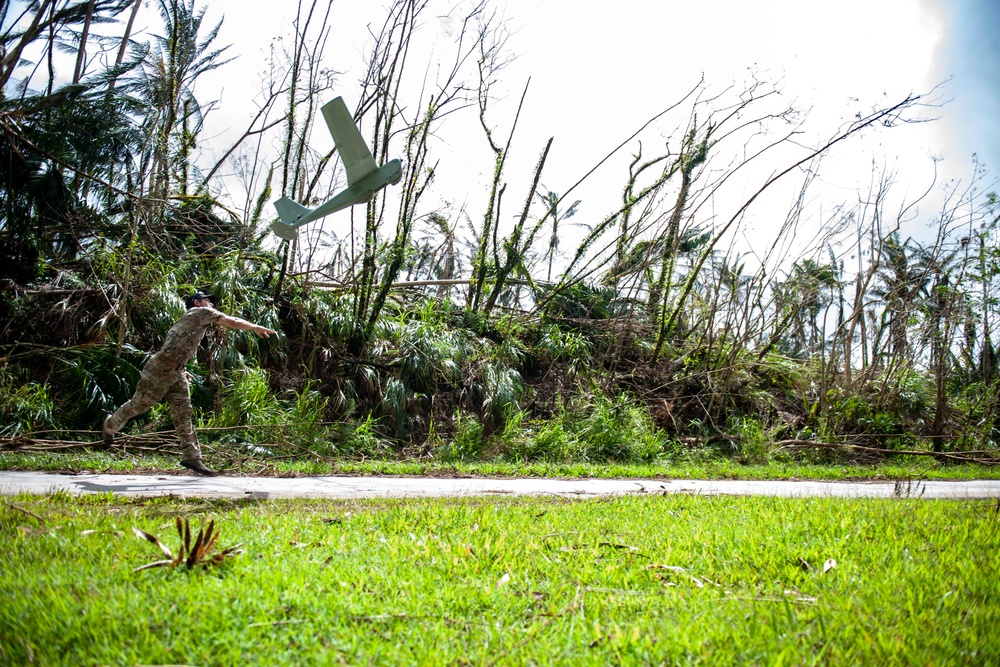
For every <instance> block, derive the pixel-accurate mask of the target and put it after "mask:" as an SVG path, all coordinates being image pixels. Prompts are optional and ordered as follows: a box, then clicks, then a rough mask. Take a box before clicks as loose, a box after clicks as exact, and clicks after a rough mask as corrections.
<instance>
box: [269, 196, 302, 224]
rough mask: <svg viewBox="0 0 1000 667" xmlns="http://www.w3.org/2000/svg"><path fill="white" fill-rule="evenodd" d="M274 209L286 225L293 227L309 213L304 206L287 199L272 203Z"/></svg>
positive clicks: (283, 198)
mask: <svg viewBox="0 0 1000 667" xmlns="http://www.w3.org/2000/svg"><path fill="white" fill-rule="evenodd" d="M274 208H276V209H277V210H278V217H279V218H281V221H282V222H283V223H285V224H286V225H294V224H295V223H296V222H298V221H299V219H300V218H301V217H302V216H304V215H305V214H306V213H308V212H309V209H307V208H306V207H305V206H303V205H302V204H299V203H298V202H296V201H294V200H292V199H289V198H288V197H282V198H281V199H279V200H278V201H276V202H274Z"/></svg>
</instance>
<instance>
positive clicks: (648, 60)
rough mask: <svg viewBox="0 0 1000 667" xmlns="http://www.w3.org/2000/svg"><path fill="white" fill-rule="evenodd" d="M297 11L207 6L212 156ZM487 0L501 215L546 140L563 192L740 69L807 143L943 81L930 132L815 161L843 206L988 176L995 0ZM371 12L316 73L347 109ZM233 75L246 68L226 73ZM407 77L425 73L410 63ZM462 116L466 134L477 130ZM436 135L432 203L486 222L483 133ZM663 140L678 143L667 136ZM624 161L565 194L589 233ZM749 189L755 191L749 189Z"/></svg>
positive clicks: (433, 22)
mask: <svg viewBox="0 0 1000 667" xmlns="http://www.w3.org/2000/svg"><path fill="white" fill-rule="evenodd" d="M450 4H451V3H445V2H437V0H434V1H433V2H432V3H431V8H430V11H428V12H427V14H425V17H426V18H425V24H424V26H423V28H422V31H423V34H424V35H425V37H424V39H425V40H426V42H425V43H431V44H435V43H436V47H435V48H438V49H439V50H440V49H441V48H442V47H441V45H443V44H444V43H445V42H446V39H447V37H448V36H449V35H451V34H453V31H454V30H455V29H456V28H457V26H456V22H455V20H454V18H455V17H456V16H458V15H460V11H458V12H455V11H453V12H451V14H450V16H446V15H445V12H446V8H447V7H448V6H450ZM292 5H293V3H274V2H254V1H252V0H250V1H248V0H213V2H212V3H211V4H210V7H209V12H208V17H209V19H212V18H216V17H219V16H222V15H225V23H224V25H223V30H222V32H221V34H220V38H219V39H220V41H221V42H223V43H229V44H232V45H233V47H232V52H233V53H234V54H238V55H239V61H238V65H237V63H234V64H232V65H228V66H226V68H224V69H223V70H221V71H220V72H219V75H218V76H217V77H215V78H212V79H206V81H205V82H204V85H202V86H201V87H200V88H199V94H200V96H203V97H206V96H211V95H217V96H219V98H220V105H219V112H216V113H215V114H214V116H213V117H212V119H211V123H210V124H209V130H210V134H211V135H214V136H215V139H213V141H212V143H211V144H210V146H218V145H224V144H225V143H226V139H227V135H226V134H225V127H226V126H227V125H229V124H233V125H238V124H242V122H243V121H242V120H240V118H241V114H242V118H246V116H247V115H248V114H249V113H250V112H251V111H252V108H251V107H250V106H249V103H248V100H249V99H250V97H252V95H253V86H254V85H255V78H254V74H253V73H254V72H256V71H259V69H260V67H261V64H262V62H263V58H264V56H265V54H266V49H267V45H268V43H269V41H270V39H271V38H273V37H276V36H278V35H280V34H286V33H287V32H289V30H290V26H291V20H292V15H291V12H293V11H294V7H293V6H292ZM496 6H497V8H498V9H500V10H501V12H502V13H503V15H504V16H505V17H506V19H507V21H508V25H509V27H510V30H511V33H512V34H511V37H510V39H509V41H508V44H507V46H508V50H509V51H510V53H511V54H512V55H514V56H516V60H515V61H514V63H513V64H512V65H511V66H510V67H509V68H508V69H507V70H506V71H505V73H504V76H503V84H504V85H503V89H502V90H501V92H503V91H505V95H504V99H503V100H502V101H500V102H498V103H497V105H496V106H495V107H494V111H493V115H492V116H491V119H492V121H493V123H494V125H495V126H496V128H497V131H498V134H499V135H501V136H504V137H505V136H506V132H507V131H508V129H509V127H510V120H511V118H512V116H513V112H514V109H515V107H516V103H517V101H518V99H519V98H520V94H521V91H522V89H523V88H524V86H525V84H526V82H527V81H528V78H529V77H530V79H531V83H530V88H529V91H528V95H527V98H526V102H525V109H524V112H523V115H522V120H521V124H520V125H519V129H518V134H517V135H516V136H515V142H514V151H513V154H512V156H511V162H510V165H509V166H508V171H507V177H508V178H507V180H508V181H509V182H510V183H511V187H510V190H509V192H510V194H508V198H509V201H510V202H517V203H516V204H513V203H511V204H508V212H513V209H515V208H519V207H520V202H521V201H523V198H524V192H525V191H526V189H527V187H528V186H527V183H528V182H529V179H530V176H531V174H530V172H531V170H532V168H533V166H534V164H535V161H536V160H537V157H538V155H539V153H540V151H541V149H542V147H543V145H544V142H545V140H546V139H547V138H548V137H550V136H554V137H555V141H554V143H553V148H552V153H551V155H550V159H549V163H548V166H547V168H546V171H545V173H544V174H543V178H542V182H543V183H544V185H545V186H546V187H548V188H549V189H552V190H555V191H557V192H562V191H564V190H565V189H566V188H568V187H569V186H570V185H571V184H573V183H575V182H576V181H577V180H578V179H579V178H580V177H581V176H583V174H584V173H586V171H587V170H589V168H590V167H592V166H593V165H595V164H596V163H597V162H598V161H600V160H601V159H602V158H603V157H604V156H605V155H606V154H607V153H608V152H609V151H610V150H611V149H612V148H613V147H614V146H616V145H618V144H619V143H620V142H621V141H623V140H624V139H626V138H627V137H628V136H630V135H631V134H632V133H633V132H634V131H635V130H636V129H638V128H639V127H640V126H641V125H642V124H643V123H644V122H645V121H646V120H648V119H649V118H651V117H652V116H654V115H655V114H656V113H658V112H659V111H661V110H662V109H664V108H665V107H666V106H669V105H670V104H673V103H674V102H676V101H677V100H679V99H680V97H681V96H682V95H683V94H684V93H685V92H687V91H688V90H690V89H691V87H692V86H694V85H695V84H696V83H697V82H698V80H699V79H700V78H701V77H702V75H704V77H705V82H706V84H707V85H708V86H709V89H710V90H711V91H721V90H722V89H724V88H726V87H727V86H731V85H736V86H741V85H743V84H744V83H745V82H746V81H747V77H748V72H749V71H750V70H753V71H754V72H756V76H758V77H763V78H766V79H768V80H770V81H775V82H779V85H780V87H781V89H782V91H783V94H784V98H785V99H786V101H788V102H793V101H794V103H795V104H796V106H798V107H799V108H801V109H804V110H808V112H809V118H808V122H807V127H808V128H810V129H811V130H812V132H814V133H815V134H814V137H813V138H816V139H818V138H819V137H829V136H831V135H832V134H833V133H834V132H835V131H836V130H837V129H838V128H839V127H841V126H842V125H843V123H845V122H847V121H849V120H850V119H851V118H852V117H853V116H854V115H855V114H856V113H859V112H862V113H864V112H866V111H868V110H870V109H871V108H872V107H873V106H875V105H878V104H884V103H887V102H895V101H898V100H899V99H902V98H903V97H905V96H906V95H907V94H909V93H926V92H928V91H931V90H932V89H934V88H935V86H938V85H939V84H942V85H941V87H940V89H939V90H938V91H937V93H936V94H935V95H933V99H934V100H936V101H938V102H941V103H943V106H941V107H940V108H936V109H928V110H925V112H924V114H923V115H924V116H925V117H930V116H939V120H937V121H935V122H933V123H929V124H926V125H919V126H913V127H902V128H895V129H893V130H891V131H888V132H880V133H870V134H868V135H866V136H865V137H864V138H863V140H861V141H857V142H854V143H852V144H849V145H845V146H843V147H841V149H840V152H839V153H837V154H836V155H835V156H833V158H832V159H831V160H829V161H828V162H827V163H826V165H825V167H824V168H826V169H828V170H829V172H828V174H829V176H828V177H827V178H826V181H827V185H828V187H829V189H830V191H829V192H828V193H827V194H826V195H824V197H828V198H829V200H830V202H834V201H835V200H836V199H837V198H838V197H840V198H844V199H850V198H851V193H850V188H851V187H852V186H853V185H854V184H855V183H857V182H863V183H864V182H867V181H868V180H870V173H871V165H872V162H873V161H875V162H876V163H878V164H879V165H884V166H885V167H886V168H888V169H890V170H894V171H897V172H898V174H899V175H898V176H897V180H898V181H899V182H900V185H899V186H898V187H897V190H898V191H899V196H900V197H902V198H906V197H910V196H915V194H916V193H920V192H923V191H924V190H925V189H926V188H927V187H929V186H930V185H931V179H932V177H933V174H934V170H935V165H934V162H933V161H932V157H935V158H941V160H940V161H939V162H938V164H937V172H938V175H939V176H938V177H939V183H944V181H945V180H947V179H948V178H954V179H964V180H967V179H968V178H970V177H971V159H972V154H973V153H974V152H978V154H979V156H980V159H981V161H983V162H985V163H986V166H987V167H988V168H992V171H994V172H996V171H998V170H997V169H996V166H997V165H998V164H1000V143H998V142H1000V120H998V114H997V113H996V110H997V109H1000V99H998V95H1000V92H998V91H1000V75H998V63H1000V55H998V54H1000V45H998V43H997V40H998V37H997V31H996V29H995V28H996V26H1000V1H997V0H837V1H836V2H833V1H830V2H826V1H811V2H802V1H801V0H757V1H755V0H713V1H707V2H689V1H684V2H681V1H677V0H619V1H618V2H615V3H611V4H609V5H604V6H602V7H605V9H603V10H601V11H597V10H595V9H586V10H580V9H579V8H578V7H579V5H576V3H573V4H570V3H565V2H542V1H538V0H498V2H497V3H496ZM380 7H382V5H381V4H376V3H372V4H368V3H353V4H352V3H346V2H343V3H339V4H338V3H335V4H334V20H333V21H332V29H331V38H330V47H329V49H328V58H327V62H326V63H325V64H327V65H328V66H329V67H331V68H332V69H334V70H337V71H339V72H341V75H340V79H339V81H341V82H342V87H341V89H342V91H343V93H342V94H343V95H344V96H345V98H347V102H348V106H349V107H352V106H353V104H354V103H355V102H356V100H353V99H351V98H352V93H354V90H355V82H356V81H357V79H358V78H359V77H360V76H361V73H362V72H361V67H362V54H363V53H364V52H365V47H366V44H367V43H368V41H369V36H368V30H369V24H370V25H371V29H373V30H377V29H378V27H379V26H380V25H381V21H382V20H383V18H384V12H383V11H382V10H381V9H380ZM338 10H339V11H338ZM149 11H150V12H152V9H151V8H150V9H149ZM235 70H238V71H240V72H243V73H245V74H241V75H240V76H236V77H234V76H233V73H234V71H235ZM411 71H412V73H413V74H415V75H417V76H420V75H421V74H422V73H423V72H422V69H418V68H416V67H414V68H413V70H411ZM498 90H499V89H498ZM336 92H337V93H340V92H341V90H337V91H336ZM244 106H245V108H243V107H244ZM472 120H474V117H470V119H469V122H470V123H471V125H470V126H469V129H470V131H472V130H474V129H475V128H474V123H472ZM455 124H456V125H458V124H460V123H459V122H457V121H456V123H455ZM319 130H320V131H321V132H317V136H314V145H315V146H316V148H317V149H319V150H325V149H326V148H327V147H328V146H329V145H331V144H330V140H329V138H328V137H326V136H323V135H325V130H324V128H323V127H322V126H320V127H319ZM670 131H671V127H659V128H655V129H654V130H652V131H651V132H647V133H646V134H644V135H643V137H642V138H643V139H644V150H645V151H646V152H647V154H651V151H652V150H653V149H652V148H650V146H653V145H655V144H656V143H657V142H659V143H660V144H661V145H662V144H663V142H665V141H666V140H667V139H669V138H670V136H669V134H670ZM440 140H441V142H442V145H441V146H440V150H441V151H442V153H443V154H445V155H447V156H449V157H448V163H450V164H451V165H452V166H459V165H460V168H458V169H454V170H453V173H450V174H449V173H446V172H444V171H443V173H442V175H441V177H440V179H439V183H438V188H439V191H438V193H437V194H438V196H440V197H442V198H445V199H448V200H449V201H451V202H453V203H454V205H455V206H461V205H463V204H464V205H466V206H467V207H468V208H469V209H470V214H471V215H472V216H473V217H477V216H481V203H480V202H481V200H482V199H483V185H482V183H483V182H484V181H485V180H486V179H487V178H488V175H489V172H490V170H491V168H492V164H491V161H490V158H489V155H488V154H487V153H485V142H484V140H483V139H482V136H481V134H480V135H478V136H476V135H475V133H474V132H472V133H471V134H469V135H465V134H461V133H460V134H457V135H456V134H454V133H452V134H449V133H446V132H442V134H441V135H440ZM671 145H672V146H676V137H674V143H673V144H671ZM636 150H638V143H637V142H636V143H635V144H634V145H631V146H628V147H627V148H626V149H625V150H623V151H622V153H621V154H620V155H619V156H618V158H617V159H616V160H612V161H610V162H609V163H608V164H607V165H606V166H605V167H604V168H603V169H602V170H601V171H600V172H598V173H597V174H595V176H594V177H592V178H591V179H590V180H589V181H588V182H587V183H585V184H584V186H582V187H581V188H580V189H579V190H577V191H575V192H574V193H573V196H572V198H573V199H577V198H579V199H582V200H583V201H584V203H583V206H582V207H581V216H580V217H581V218H587V217H589V218H590V220H591V221H593V220H595V219H598V218H600V217H603V216H604V215H606V214H608V213H609V212H611V211H612V210H614V207H615V206H616V204H617V200H618V197H619V193H620V191H621V186H622V184H623V183H624V178H625V176H626V169H627V163H628V161H629V159H630V157H631V155H632V154H633V153H634V152H635V151H636ZM776 166H778V163H775V164H774V165H772V166H771V167H770V168H771V169H773V168H775V167H776ZM758 182H759V181H758ZM789 186H790V187H793V186H794V184H793V183H789ZM744 189H745V191H752V189H753V183H750V184H747V185H745V186H744ZM792 194H793V193H792V192H789V191H779V192H776V193H775V195H774V199H773V200H772V201H771V202H770V203H769V204H768V205H770V206H777V207H779V208H781V207H782V206H784V207H786V208H787V201H788V199H789V198H790V197H791V196H792ZM820 198H822V197H820V196H819V195H817V199H820ZM928 207H932V205H931V204H930V203H928V205H927V207H925V210H924V212H923V213H922V217H924V218H929V217H931V216H932V215H933V211H932V210H928ZM760 215H761V216H762V217H767V215H766V213H764V212H762V213H761V214H760ZM926 221H929V220H925V222H926Z"/></svg>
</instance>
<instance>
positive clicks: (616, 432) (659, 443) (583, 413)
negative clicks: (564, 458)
mask: <svg viewBox="0 0 1000 667" xmlns="http://www.w3.org/2000/svg"><path fill="white" fill-rule="evenodd" d="M568 414H569V415H570V417H571V419H572V428H571V429H570V431H571V433H572V444H571V445H570V447H569V450H568V453H569V454H570V455H571V456H572V457H573V458H575V459H577V460H581V461H588V462H593V463H612V462H613V463H643V462H649V461H653V460H655V459H656V458H657V457H659V456H660V455H661V454H662V453H663V451H664V449H665V447H666V444H667V442H666V438H665V436H664V435H663V434H662V433H661V432H660V431H658V430H657V429H656V427H655V426H654V424H653V423H652V420H651V419H650V417H649V413H648V412H647V411H646V409H645V407H644V406H643V405H642V404H641V403H638V402H637V401H635V400H634V399H632V398H631V397H629V396H626V395H621V396H617V397H615V398H611V397H608V396H606V395H604V394H603V393H599V394H596V395H595V396H594V397H593V399H591V401H589V402H588V403H586V404H584V405H583V406H581V407H579V408H577V409H576V410H571V411H570V412H569V413H568Z"/></svg>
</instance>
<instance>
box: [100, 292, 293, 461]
mask: <svg viewBox="0 0 1000 667" xmlns="http://www.w3.org/2000/svg"><path fill="white" fill-rule="evenodd" d="M186 303H187V307H188V311H187V313H185V314H184V316H183V317H181V319H179V320H177V322H176V323H175V324H174V326H172V327H170V331H168V332H167V339H166V341H165V342H164V343H163V347H162V348H160V351H159V352H157V353H156V354H154V355H153V356H152V357H150V359H149V361H147V362H146V365H145V366H144V367H143V369H142V375H141V376H140V378H139V384H138V385H137V386H136V388H135V394H134V395H133V396H132V398H131V399H130V400H129V401H128V402H127V403H125V405H123V406H121V407H120V408H118V410H117V411H115V413H114V414H110V415H108V416H107V417H106V418H105V419H104V431H103V437H104V444H106V445H109V446H110V445H113V444H114V441H115V433H117V432H118V431H120V430H121V429H122V427H123V426H125V423H126V422H127V421H128V420H129V419H131V418H132V417H135V416H136V415H140V414H142V413H143V412H146V411H147V410H149V409H150V408H151V407H153V404H155V403H156V402H157V401H159V400H160V399H162V398H166V399H167V403H169V404H170V417H171V419H173V422H174V428H175V429H176V430H177V436H178V437H179V438H180V441H181V447H182V451H181V465H182V466H184V467H185V468H188V469H190V470H193V471H194V472H196V473H198V474H200V475H214V474H215V471H214V470H211V469H209V468H208V467H206V466H205V464H204V463H202V461H201V448H200V447H199V446H198V437H197V436H196V435H195V432H194V424H193V423H192V419H191V395H190V385H189V384H188V377H189V376H188V373H187V371H186V370H184V367H185V366H186V365H187V362H188V359H190V358H191V357H193V356H194V354H195V352H196V351H197V350H198V345H199V344H200V343H201V339H202V337H203V336H204V335H205V329H207V328H208V326H209V325H210V324H221V325H223V326H225V327H229V328H230V329H243V330H249V331H252V332H254V333H255V334H257V335H258V336H259V337H261V338H264V337H266V336H270V335H271V334H273V333H274V331H273V330H272V329H268V328H267V327H262V326H260V325H259V324H251V323H250V322H247V321H246V320H241V319H240V318H238V317H231V316H229V315H226V314H224V313H221V312H219V311H218V310H216V309H215V308H213V307H212V296H211V295H209V294H205V293H204V292H201V291H197V292H195V293H194V294H192V295H191V296H189V297H188V298H187V302H186Z"/></svg>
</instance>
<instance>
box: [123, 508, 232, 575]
mask: <svg viewBox="0 0 1000 667" xmlns="http://www.w3.org/2000/svg"><path fill="white" fill-rule="evenodd" d="M132 532H134V533H135V534H136V536H137V537H139V538H140V539H143V540H146V541H148V542H150V543H152V544H153V545H154V546H156V547H157V548H159V550H160V551H162V552H163V555H164V556H166V559H165V560H158V561H154V562H152V563H147V564H146V565H140V566H139V567H137V568H135V569H134V570H133V572H140V571H142V570H149V569H152V568H154V567H174V568H176V567H181V566H184V567H186V568H187V569H189V570H190V569H193V568H195V567H197V566H199V565H200V566H202V567H209V566H211V565H219V564H220V563H222V562H223V561H224V560H225V559H226V558H228V557H229V556H233V555H235V554H238V553H242V552H243V549H242V546H243V545H242V544H236V545H233V546H231V547H228V548H226V549H223V550H221V551H217V552H215V553H214V554H213V553H212V549H214V548H215V543H216V542H218V540H219V533H218V532H217V531H216V530H215V519H212V520H210V521H209V522H208V526H207V527H206V526H205V524H204V521H203V522H202V525H201V526H200V527H199V528H198V534H197V535H196V536H195V537H194V544H192V543H191V524H190V522H189V521H188V520H187V519H186V518H184V519H181V518H180V517H177V534H178V536H179V537H180V544H179V545H178V547H177V555H174V554H173V553H172V552H171V551H170V549H169V548H168V547H167V545H165V544H164V543H163V542H161V541H160V540H159V538H158V537H156V536H155V535H152V534H150V533H147V532H146V531H144V530H140V529H138V528H135V527H133V528H132Z"/></svg>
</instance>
